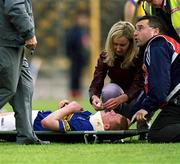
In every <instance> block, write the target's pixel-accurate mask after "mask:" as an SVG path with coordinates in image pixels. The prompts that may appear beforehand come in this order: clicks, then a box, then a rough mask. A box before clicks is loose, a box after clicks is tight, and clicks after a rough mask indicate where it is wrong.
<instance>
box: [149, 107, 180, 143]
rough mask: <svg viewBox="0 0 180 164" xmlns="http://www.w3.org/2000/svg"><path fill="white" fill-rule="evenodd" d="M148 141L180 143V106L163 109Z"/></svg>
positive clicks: (154, 123)
mask: <svg viewBox="0 0 180 164" xmlns="http://www.w3.org/2000/svg"><path fill="white" fill-rule="evenodd" d="M148 141H149V142H152V143H168V142H180V106H176V105H173V104H169V105H166V106H165V107H164V108H163V109H162V111H161V112H160V113H159V115H158V116H157V118H156V119H155V121H154V122H153V124H152V126H151V128H150V131H149V134H148Z"/></svg>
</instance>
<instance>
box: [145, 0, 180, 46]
mask: <svg viewBox="0 0 180 164" xmlns="http://www.w3.org/2000/svg"><path fill="white" fill-rule="evenodd" d="M145 1H146V2H147V3H146V2H145ZM143 3H144V10H145V12H146V14H147V15H156V16H158V17H159V18H160V19H161V21H163V23H164V24H165V26H166V33H167V35H168V36H170V37H172V38H174V39H175V40H176V41H177V42H179V43H180V21H179V19H180V1H179V0H151V1H150V0H144V2H143Z"/></svg>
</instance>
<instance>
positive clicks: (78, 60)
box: [70, 54, 84, 98]
mask: <svg viewBox="0 0 180 164" xmlns="http://www.w3.org/2000/svg"><path fill="white" fill-rule="evenodd" d="M83 67H84V59H83V57H82V55H79V54H74V55H72V57H71V68H70V90H71V96H72V97H74V98H79V97H80V96H81V89H82V86H81V83H82V71H83V70H82V69H83Z"/></svg>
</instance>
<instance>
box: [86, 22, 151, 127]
mask: <svg viewBox="0 0 180 164" xmlns="http://www.w3.org/2000/svg"><path fill="white" fill-rule="evenodd" d="M134 31H135V28H134V26H133V25H132V24H131V23H129V22H125V21H119V22H117V23H115V24H114V25H113V26H112V28H111V29H110V31H109V34H108V36H107V39H106V45H105V50H104V51H103V52H102V53H101V54H100V56H99V59H98V62H97V65H96V67H95V72H94V78H93V80H92V82H91V85H90V87H89V96H90V102H91V104H92V106H93V107H94V108H95V109H96V110H97V111H98V110H102V109H104V108H105V109H112V108H113V109H114V110H115V111H116V112H118V113H120V114H122V115H124V116H125V117H128V116H129V114H130V110H131V107H132V106H133V105H134V104H135V103H136V101H137V99H138V95H140V93H141V91H142V90H143V72H142V61H143V58H142V56H141V54H139V56H138V52H139V51H138V48H137V46H136V43H135V40H134V39H133V36H134ZM106 76H108V77H109V78H110V83H109V84H107V85H106V86H104V82H105V78H106ZM121 90H123V91H124V93H123V94H119V93H120V92H121ZM118 92H119V93H118ZM108 95H109V96H110V97H113V98H110V99H108V98H106V97H109V96H108ZM112 95H113V96H112ZM106 99H108V101H106ZM147 128H148V124H146V123H143V124H141V123H139V124H138V129H147Z"/></svg>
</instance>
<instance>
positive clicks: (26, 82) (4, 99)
mask: <svg viewBox="0 0 180 164" xmlns="http://www.w3.org/2000/svg"><path fill="white" fill-rule="evenodd" d="M32 95H33V81H32V77H31V75H30V71H29V67H28V63H27V61H26V60H25V58H24V47H23V46H22V47H0V108H2V107H3V106H4V105H5V104H6V103H8V102H9V103H10V104H11V106H12V108H13V110H14V112H15V118H16V130H17V138H16V142H17V143H19V144H29V143H33V142H35V141H36V140H38V139H37V137H36V135H35V134H34V132H33V129H32V121H31V120H32V104H31V103H32Z"/></svg>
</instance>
